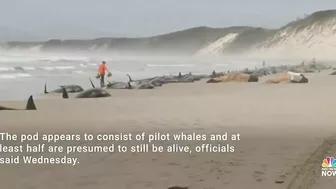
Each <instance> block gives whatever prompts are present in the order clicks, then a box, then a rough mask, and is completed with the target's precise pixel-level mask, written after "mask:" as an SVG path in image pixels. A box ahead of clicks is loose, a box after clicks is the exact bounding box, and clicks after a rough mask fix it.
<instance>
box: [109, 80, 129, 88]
mask: <svg viewBox="0 0 336 189" xmlns="http://www.w3.org/2000/svg"><path fill="white" fill-rule="evenodd" d="M107 82H108V84H107V85H106V88H107V89H132V86H131V84H130V82H121V81H116V82H110V81H107Z"/></svg>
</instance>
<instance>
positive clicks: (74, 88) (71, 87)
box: [44, 82, 84, 94]
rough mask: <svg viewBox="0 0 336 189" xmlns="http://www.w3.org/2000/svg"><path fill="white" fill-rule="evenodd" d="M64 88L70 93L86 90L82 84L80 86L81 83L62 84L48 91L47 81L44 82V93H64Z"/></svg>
mask: <svg viewBox="0 0 336 189" xmlns="http://www.w3.org/2000/svg"><path fill="white" fill-rule="evenodd" d="M63 88H64V89H65V90H66V91H67V92H68V93H78V92H81V91H84V89H83V88H82V87H81V86H79V85H61V86H60V88H58V89H55V90H53V91H50V92H48V91H47V82H45V84H44V94H48V93H63Z"/></svg>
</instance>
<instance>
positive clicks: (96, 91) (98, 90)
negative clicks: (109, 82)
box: [61, 78, 111, 99]
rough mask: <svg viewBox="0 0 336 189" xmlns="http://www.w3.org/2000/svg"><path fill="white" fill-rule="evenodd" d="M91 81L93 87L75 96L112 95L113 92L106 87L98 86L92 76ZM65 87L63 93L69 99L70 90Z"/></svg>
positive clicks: (100, 96) (98, 96) (95, 96)
mask: <svg viewBox="0 0 336 189" xmlns="http://www.w3.org/2000/svg"><path fill="white" fill-rule="evenodd" d="M90 83H91V85H92V87H93V88H91V89H86V90H84V91H82V92H80V93H79V94H77V95H76V96H75V97H74V98H103V97H110V96H111V94H110V93H109V92H107V91H106V90H105V89H102V88H96V87H95V86H94V84H93V82H92V80H91V78H90ZM61 88H62V87H61ZM62 89H63V94H62V97H63V98H65V99H67V98H69V95H68V92H67V91H66V89H65V88H62Z"/></svg>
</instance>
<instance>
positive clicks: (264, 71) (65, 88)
mask: <svg viewBox="0 0 336 189" xmlns="http://www.w3.org/2000/svg"><path fill="white" fill-rule="evenodd" d="M317 65H318V64H317ZM314 66H315V67H316V65H314ZM318 66H319V67H321V66H322V68H319V70H323V69H328V68H329V67H325V66H324V65H322V64H321V65H318ZM323 66H324V67H323ZM301 67H302V65H300V66H292V67H288V66H279V67H266V68H261V69H256V70H253V71H248V70H243V71H238V72H240V73H246V74H249V75H251V76H256V77H262V76H264V75H268V74H271V73H273V74H274V73H277V72H284V71H292V70H293V69H294V68H295V69H299V68H301ZM302 69H303V68H302ZM316 69H317V68H316ZM303 70H305V69H303ZM294 71H296V70H294ZM228 72H229V71H227V72H216V71H213V72H212V74H210V75H193V74H191V73H190V72H189V73H188V74H184V75H182V74H181V72H179V74H178V75H177V76H172V75H169V76H161V77H159V76H156V77H151V78H146V79H139V80H133V79H132V78H131V76H130V75H129V74H127V76H128V78H129V81H128V82H121V81H116V82H110V81H108V84H107V85H106V88H107V89H153V88H155V87H160V86H162V85H164V84H168V83H192V82H194V81H199V80H201V79H205V78H217V77H221V76H224V75H226V74H227V73H228ZM331 75H336V74H335V73H332V74H331ZM90 82H91V85H92V88H91V89H86V90H84V89H83V88H82V87H81V86H79V85H61V86H60V88H58V89H55V90H53V91H51V92H48V91H47V84H46V83H45V87H44V93H45V94H48V93H62V97H63V98H65V99H66V98H69V95H68V93H78V94H77V95H76V96H75V97H74V98H100V97H109V96H111V95H110V93H109V92H108V91H106V90H105V89H102V88H96V87H95V86H94V84H93V82H92V80H91V79H90ZM0 110H36V106H35V103H34V100H33V96H30V97H29V99H28V101H27V105H26V108H25V109H16V108H9V107H4V106H0Z"/></svg>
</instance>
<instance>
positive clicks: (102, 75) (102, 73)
mask: <svg viewBox="0 0 336 189" xmlns="http://www.w3.org/2000/svg"><path fill="white" fill-rule="evenodd" d="M106 71H107V72H108V75H107V76H108V77H110V76H111V75H112V74H111V72H110V71H109V70H108V69H107V67H106V62H105V61H102V62H101V63H100V65H99V69H98V75H99V77H100V86H101V88H104V87H105V72H106Z"/></svg>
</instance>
